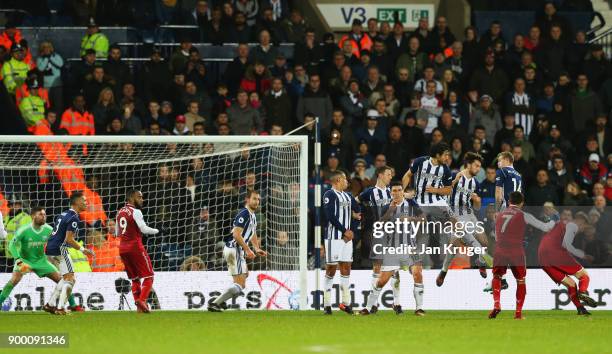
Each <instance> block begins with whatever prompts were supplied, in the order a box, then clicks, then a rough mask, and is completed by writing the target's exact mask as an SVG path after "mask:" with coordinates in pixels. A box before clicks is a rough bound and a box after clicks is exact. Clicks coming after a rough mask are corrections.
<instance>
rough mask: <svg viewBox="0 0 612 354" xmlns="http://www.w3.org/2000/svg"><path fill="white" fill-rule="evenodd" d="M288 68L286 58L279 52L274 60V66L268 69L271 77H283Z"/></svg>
mask: <svg viewBox="0 0 612 354" xmlns="http://www.w3.org/2000/svg"><path fill="white" fill-rule="evenodd" d="M287 69H289V66H288V65H287V57H285V54H283V53H282V52H279V53H278V55H277V56H276V58H275V59H274V65H273V66H272V68H271V69H270V74H271V75H272V77H285V72H287Z"/></svg>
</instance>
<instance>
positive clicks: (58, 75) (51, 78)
mask: <svg viewBox="0 0 612 354" xmlns="http://www.w3.org/2000/svg"><path fill="white" fill-rule="evenodd" d="M38 52H39V56H38V58H36V67H37V68H38V70H40V71H41V72H42V73H43V75H44V79H43V82H44V85H43V86H44V87H45V88H47V89H48V90H49V100H50V101H51V104H52V107H53V108H54V109H62V108H64V95H63V88H62V85H63V82H62V70H63V68H64V59H63V58H62V57H61V56H60V55H59V54H57V53H56V52H55V49H54V47H53V44H52V43H51V42H49V41H44V42H42V43H40V45H39V47H38Z"/></svg>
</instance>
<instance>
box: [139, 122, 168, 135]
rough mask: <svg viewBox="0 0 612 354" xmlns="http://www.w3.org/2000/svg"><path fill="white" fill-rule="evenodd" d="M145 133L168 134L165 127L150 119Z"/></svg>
mask: <svg viewBox="0 0 612 354" xmlns="http://www.w3.org/2000/svg"><path fill="white" fill-rule="evenodd" d="M145 135H151V136H162V135H170V133H169V132H168V131H167V130H166V129H163V128H162V127H161V126H160V125H159V123H158V122H156V121H152V122H151V123H150V124H149V127H148V128H147V129H146V130H145Z"/></svg>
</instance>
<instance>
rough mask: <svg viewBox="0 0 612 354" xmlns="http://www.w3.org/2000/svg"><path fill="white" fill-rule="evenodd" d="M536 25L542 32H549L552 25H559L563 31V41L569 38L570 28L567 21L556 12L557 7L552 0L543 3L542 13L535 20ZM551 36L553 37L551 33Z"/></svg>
mask: <svg viewBox="0 0 612 354" xmlns="http://www.w3.org/2000/svg"><path fill="white" fill-rule="evenodd" d="M536 25H537V26H538V27H539V28H540V30H541V31H542V33H547V34H548V33H551V31H552V29H553V28H554V27H556V26H557V27H559V29H560V30H562V31H563V38H561V39H563V40H564V41H569V40H570V39H571V33H572V28H571V26H570V23H569V21H568V20H567V19H566V18H565V17H563V16H561V15H559V14H558V13H557V8H556V6H555V4H554V3H553V2H552V1H547V2H546V3H545V4H544V13H543V14H542V16H540V17H539V18H538V19H537V20H536ZM551 38H554V37H553V35H552V34H551Z"/></svg>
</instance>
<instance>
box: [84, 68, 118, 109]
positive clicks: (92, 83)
mask: <svg viewBox="0 0 612 354" xmlns="http://www.w3.org/2000/svg"><path fill="white" fill-rule="evenodd" d="M85 80H86V81H85V83H84V84H83V95H84V96H85V102H86V103H87V107H93V106H94V105H95V104H96V100H97V99H98V98H99V97H100V93H101V92H102V90H103V89H105V88H110V89H111V90H113V92H114V89H115V80H113V79H111V78H109V77H108V76H107V75H106V74H105V72H104V68H103V67H102V66H100V65H98V66H95V67H94V69H93V72H92V74H91V75H88V76H87V77H86V78H85Z"/></svg>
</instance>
